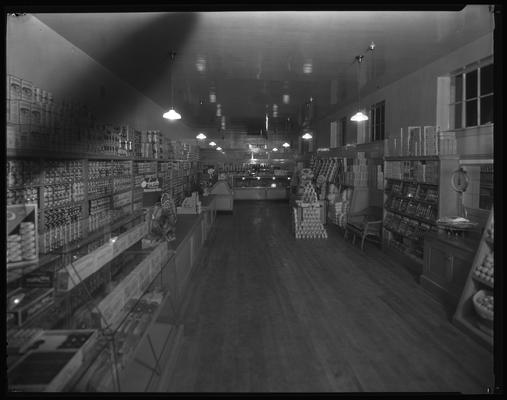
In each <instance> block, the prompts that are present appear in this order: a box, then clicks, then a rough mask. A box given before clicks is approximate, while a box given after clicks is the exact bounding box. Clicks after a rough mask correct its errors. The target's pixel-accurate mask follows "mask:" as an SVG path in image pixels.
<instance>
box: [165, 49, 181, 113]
mask: <svg viewBox="0 0 507 400" xmlns="http://www.w3.org/2000/svg"><path fill="white" fill-rule="evenodd" d="M175 56H176V53H175V52H174V51H172V52H171V109H170V110H169V111H167V112H166V113H164V115H162V117H164V118H165V119H169V120H171V121H174V120H177V119H181V114H180V113H178V112H177V111H175V110H174V86H173V68H174V57H175Z"/></svg>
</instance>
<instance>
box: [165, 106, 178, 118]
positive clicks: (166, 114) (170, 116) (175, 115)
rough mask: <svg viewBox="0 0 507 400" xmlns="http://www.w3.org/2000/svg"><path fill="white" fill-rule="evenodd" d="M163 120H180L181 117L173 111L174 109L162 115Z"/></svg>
mask: <svg viewBox="0 0 507 400" xmlns="http://www.w3.org/2000/svg"><path fill="white" fill-rule="evenodd" d="M162 116H163V117H164V118H165V119H170V120H175V119H181V115H180V114H179V113H178V112H176V111H174V108H171V109H170V110H169V111H167V112H166V113H164V115H162Z"/></svg>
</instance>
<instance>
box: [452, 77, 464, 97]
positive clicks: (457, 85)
mask: <svg viewBox="0 0 507 400" xmlns="http://www.w3.org/2000/svg"><path fill="white" fill-rule="evenodd" d="M454 78H455V79H454V94H455V96H454V99H453V101H454V102H457V101H461V100H462V97H463V75H461V74H460V75H456V76H455V77H454Z"/></svg>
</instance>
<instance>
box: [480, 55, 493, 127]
mask: <svg viewBox="0 0 507 400" xmlns="http://www.w3.org/2000/svg"><path fill="white" fill-rule="evenodd" d="M488 93H493V64H490V65H487V66H485V67H482V68H481V95H483V94H488ZM481 119H482V118H481Z"/></svg>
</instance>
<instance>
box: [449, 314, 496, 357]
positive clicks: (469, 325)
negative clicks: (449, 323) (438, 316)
mask: <svg viewBox="0 0 507 400" xmlns="http://www.w3.org/2000/svg"><path fill="white" fill-rule="evenodd" d="M477 318H478V317H477ZM470 319H476V318H474V317H471V318H470V317H469V318H467V317H465V316H463V315H456V316H455V317H454V322H455V323H456V324H457V325H459V326H461V327H462V328H465V329H466V330H468V331H470V332H471V333H472V334H473V335H474V337H476V338H477V339H478V340H479V341H481V342H482V343H483V344H485V345H487V346H489V348H490V349H492V348H493V335H488V334H487V333H486V332H484V331H483V330H482V329H480V328H479V327H477V326H476V324H475V323H474V322H475V321H471V320H470Z"/></svg>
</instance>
